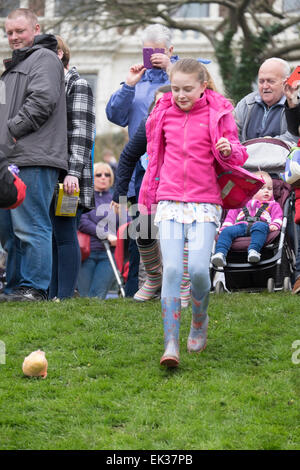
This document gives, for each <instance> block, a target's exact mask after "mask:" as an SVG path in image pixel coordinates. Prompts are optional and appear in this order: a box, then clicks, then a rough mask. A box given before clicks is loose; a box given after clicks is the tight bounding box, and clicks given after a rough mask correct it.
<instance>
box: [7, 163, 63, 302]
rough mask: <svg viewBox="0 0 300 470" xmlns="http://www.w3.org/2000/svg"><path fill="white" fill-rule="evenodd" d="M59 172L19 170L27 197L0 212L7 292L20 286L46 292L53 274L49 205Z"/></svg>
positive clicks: (35, 169)
mask: <svg viewBox="0 0 300 470" xmlns="http://www.w3.org/2000/svg"><path fill="white" fill-rule="evenodd" d="M58 174H59V170H58V169H56V168H49V167H38V166H36V167H23V168H20V177H21V179H22V180H23V181H24V183H25V184H26V186H27V191H26V198H25V200H24V202H23V204H21V205H20V206H19V207H17V208H16V209H13V210H3V209H1V210H0V240H1V243H2V245H3V247H4V249H5V250H6V251H7V253H8V259H7V270H6V276H7V286H6V289H5V292H6V293H9V292H11V291H12V290H15V289H16V288H18V287H19V286H26V287H33V288H35V289H39V290H43V291H47V289H48V287H49V284H50V280H51V272H52V224H51V220H50V215H49V209H50V203H51V200H52V197H53V193H54V189H55V185H56V183H57V178H58Z"/></svg>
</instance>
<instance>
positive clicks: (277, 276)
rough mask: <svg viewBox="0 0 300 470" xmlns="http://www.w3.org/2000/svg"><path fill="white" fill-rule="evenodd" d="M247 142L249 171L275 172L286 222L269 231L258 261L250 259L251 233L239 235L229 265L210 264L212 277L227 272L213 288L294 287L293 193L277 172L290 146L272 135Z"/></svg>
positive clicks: (275, 185)
mask: <svg viewBox="0 0 300 470" xmlns="http://www.w3.org/2000/svg"><path fill="white" fill-rule="evenodd" d="M245 145H247V151H248V154H249V159H248V160H249V161H248V160H247V162H246V164H245V168H247V170H249V171H257V170H264V171H267V172H268V173H270V174H271V176H273V191H274V199H275V200H276V201H277V202H278V203H279V204H280V205H281V207H282V210H283V224H282V228H281V230H280V231H279V230H278V231H275V232H270V233H269V235H268V238H267V241H266V243H265V245H264V247H263V249H262V252H261V260H260V262H259V263H257V264H255V265H253V264H250V263H248V261H247V248H248V246H249V243H250V237H240V238H237V239H236V240H235V241H234V242H233V244H232V246H231V249H230V251H229V253H228V255H227V265H226V266H225V267H224V268H217V267H215V266H213V265H211V277H212V279H214V277H215V275H216V273H217V272H218V273H223V274H224V276H218V277H219V278H220V277H221V278H222V279H219V280H218V281H217V282H215V283H214V290H215V292H216V293H221V292H223V291H225V290H229V291H234V290H239V291H240V290H246V291H254V292H255V291H260V290H265V289H267V290H268V291H269V292H273V291H274V290H284V291H288V290H291V285H292V277H293V272H294V270H295V263H296V253H297V249H298V244H297V235H296V228H295V223H294V193H293V191H292V188H291V186H290V185H289V184H287V183H285V182H284V181H282V180H280V179H278V174H279V173H280V172H281V171H284V167H285V160H286V157H287V155H288V153H289V150H290V147H289V145H287V144H286V143H285V142H282V141H280V140H279V139H271V138H267V139H253V140H252V141H249V142H245ZM256 146H258V147H260V154H261V155H264V158H265V160H260V162H261V163H260V164H258V159H257V153H256V149H255V147H256ZM278 146H279V149H278V148H277V147H278ZM253 151H254V153H255V155H254V156H253V154H252V152H253ZM268 157H269V160H268ZM255 166H256V168H255ZM224 216H225V214H224Z"/></svg>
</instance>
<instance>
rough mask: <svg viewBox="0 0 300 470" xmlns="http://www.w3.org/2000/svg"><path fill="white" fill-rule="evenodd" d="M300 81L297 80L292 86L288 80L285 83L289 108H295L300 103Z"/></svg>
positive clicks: (284, 88) (284, 90)
mask: <svg viewBox="0 0 300 470" xmlns="http://www.w3.org/2000/svg"><path fill="white" fill-rule="evenodd" d="M299 86H300V82H299V81H298V82H296V83H295V85H293V86H291V85H289V84H288V83H287V82H285V83H284V85H283V92H284V94H285V96H286V100H287V103H288V106H289V108H295V107H296V106H297V104H298V91H299Z"/></svg>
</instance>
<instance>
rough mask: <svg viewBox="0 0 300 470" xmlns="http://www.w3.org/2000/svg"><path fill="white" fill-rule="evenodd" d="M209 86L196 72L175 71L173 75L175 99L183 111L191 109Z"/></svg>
mask: <svg viewBox="0 0 300 470" xmlns="http://www.w3.org/2000/svg"><path fill="white" fill-rule="evenodd" d="M206 86H207V82H203V83H201V82H200V81H199V80H198V77H197V74H195V73H189V74H187V73H183V72H180V71H177V72H174V73H173V74H172V76H171V89H172V94H173V97H174V101H175V103H176V104H177V106H178V107H179V108H180V109H182V111H190V110H191V109H192V107H193V105H194V103H195V102H196V101H197V100H198V99H199V98H200V96H201V95H202V93H203V92H204V90H205V88H206Z"/></svg>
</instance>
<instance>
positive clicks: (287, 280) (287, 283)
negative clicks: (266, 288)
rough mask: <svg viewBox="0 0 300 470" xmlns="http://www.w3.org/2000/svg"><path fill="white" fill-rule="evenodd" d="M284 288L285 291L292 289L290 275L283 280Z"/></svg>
mask: <svg viewBox="0 0 300 470" xmlns="http://www.w3.org/2000/svg"><path fill="white" fill-rule="evenodd" d="M283 290H284V292H289V291H290V290H292V283H291V278H290V277H288V276H287V277H285V278H284V280H283Z"/></svg>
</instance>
